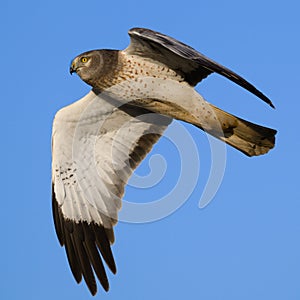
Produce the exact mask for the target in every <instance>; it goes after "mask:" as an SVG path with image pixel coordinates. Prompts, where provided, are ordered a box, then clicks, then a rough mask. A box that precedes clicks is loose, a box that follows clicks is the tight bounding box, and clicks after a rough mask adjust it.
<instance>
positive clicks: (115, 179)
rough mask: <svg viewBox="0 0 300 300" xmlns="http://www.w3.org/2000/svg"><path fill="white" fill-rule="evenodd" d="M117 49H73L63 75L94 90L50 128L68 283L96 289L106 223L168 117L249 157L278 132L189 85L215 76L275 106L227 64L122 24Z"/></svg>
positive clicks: (109, 260) (107, 240) (107, 257)
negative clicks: (122, 42)
mask: <svg viewBox="0 0 300 300" xmlns="http://www.w3.org/2000/svg"><path fill="white" fill-rule="evenodd" d="M129 35H130V44H129V46H128V47H127V48H126V49H125V50H120V51H118V50H93V51H89V52H85V53H83V54H80V55H79V56H77V57H76V58H75V59H74V60H73V61H72V63H71V66H70V73H71V74H72V73H77V74H78V75H79V77H80V78H81V79H82V80H83V81H84V82H86V83H87V84H88V85H90V86H91V87H92V90H91V91H90V92H89V93H88V94H87V95H86V96H84V97H83V98H82V99H80V100H78V101H76V102H74V103H73V104H71V105H69V106H67V107H64V108H62V109H61V110H59V111H58V112H57V113H56V115H55V118H54V122H53V130H52V210H53V218H54V224H55V230H56V233H57V236H58V240H59V242H60V244H61V246H64V247H65V250H66V254H67V258H68V262H69V264H70V268H71V271H72V273H73V276H74V278H75V280H76V281H77V282H78V283H79V282H80V281H81V280H82V277H83V278H84V280H85V282H86V284H87V286H88V288H89V290H90V292H91V294H92V295H95V294H96V292H97V283H96V278H98V280H99V282H100V283H101V285H102V287H103V288H104V290H106V291H108V289H109V282H108V279H107V275H106V270H105V267H104V263H103V262H105V263H106V265H107V267H108V268H109V269H110V271H111V272H112V273H116V264H115V261H114V257H113V254H112V251H111V244H112V243H113V242H114V232H113V226H114V225H115V224H116V222H117V219H118V211H119V209H120V208H121V199H122V196H123V193H124V187H125V185H126V183H127V181H128V179H129V177H130V176H131V174H132V172H133V170H134V169H135V168H136V167H137V166H138V165H139V163H140V162H141V161H142V160H143V159H144V157H145V156H146V155H147V153H148V152H149V151H150V150H151V149H152V147H153V145H154V144H155V143H156V142H157V141H158V140H159V138H160V137H161V136H162V134H163V132H164V130H165V129H166V128H167V127H168V125H169V124H170V123H171V122H172V120H173V119H177V120H181V121H185V122H188V123H190V124H193V125H194V126H196V127H198V128H200V129H202V130H204V131H206V132H208V133H209V134H211V135H213V136H214V137H216V138H218V139H220V140H222V141H224V142H225V143H227V144H229V145H231V146H232V147H234V148H236V149H237V150H239V151H241V152H242V153H244V154H246V155H247V156H257V155H261V154H265V153H267V152H268V151H269V150H270V149H272V148H273V147H274V143H275V134H276V130H274V129H271V128H267V127H263V126H260V125H256V124H253V123H251V122H249V121H246V120H243V119H241V118H238V117H236V116H234V115H231V114H229V113H227V112H225V111H222V110H221V109H219V108H217V107H215V106H213V105H212V104H210V103H208V102H206V101H205V100H204V99H203V98H202V97H201V96H200V95H199V94H198V93H197V92H196V91H195V89H194V87H195V86H196V85H197V83H199V82H200V81H201V80H203V79H204V78H206V77H207V76H208V75H210V74H212V73H217V74H220V75H222V76H224V77H226V78H228V79H229V80H231V81H233V82H235V83H236V84H238V85H240V86H241V87H243V88H245V89H246V90H248V91H249V92H251V93H252V94H254V95H256V96H257V97H259V98H260V99H261V100H263V101H264V102H266V103H267V104H269V105H270V106H271V107H274V106H273V104H272V102H271V101H270V99H269V98H268V97H266V96H265V95H264V94H263V93H262V92H260V91H259V90H258V89H256V88H255V87H254V86H253V85H252V84H250V83H249V82H248V81H246V80H245V79H243V78H242V77H241V76H239V75H238V74H236V73H234V72H233V71H231V70H229V69H228V68H226V67H224V66H222V65H220V64H218V63H216V62H214V61H213V60H211V59H209V58H207V57H206V56H204V55H202V54H201V53H199V52H197V51H196V50H194V49H193V48H191V47H189V46H187V45H185V44H183V43H182V42H179V41H177V40H175V39H173V38H171V37H169V36H167V35H164V34H161V33H159V32H155V31H152V30H149V29H144V28H133V29H131V30H129Z"/></svg>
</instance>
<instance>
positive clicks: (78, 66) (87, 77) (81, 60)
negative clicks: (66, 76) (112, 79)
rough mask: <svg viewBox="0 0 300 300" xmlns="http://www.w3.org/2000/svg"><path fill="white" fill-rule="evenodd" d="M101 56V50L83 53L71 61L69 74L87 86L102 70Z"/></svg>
mask: <svg viewBox="0 0 300 300" xmlns="http://www.w3.org/2000/svg"><path fill="white" fill-rule="evenodd" d="M103 64H104V60H103V55H102V53H101V50H93V51H88V52H84V53H82V54H80V55H78V56H77V57H75V58H74V59H73V61H72V62H71V65H70V74H73V73H77V74H78V76H79V77H80V78H81V79H82V80H83V81H85V82H86V83H88V84H91V80H93V79H95V78H97V77H98V76H99V74H100V72H101V70H102V69H103Z"/></svg>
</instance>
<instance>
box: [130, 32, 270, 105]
mask: <svg viewBox="0 0 300 300" xmlns="http://www.w3.org/2000/svg"><path fill="white" fill-rule="evenodd" d="M128 33H129V35H130V38H131V40H130V45H129V47H128V48H127V49H126V50H125V51H126V53H128V54H131V55H140V56H144V57H148V58H151V59H154V60H157V61H160V62H161V63H163V64H165V65H167V66H168V67H169V68H171V69H173V70H175V71H177V72H178V73H179V74H180V75H181V76H183V77H184V78H185V80H186V81H187V82H188V83H190V84H191V85H193V86H194V85H196V84H197V83H198V82H200V81H201V80H202V79H204V78H206V77H207V76H208V75H210V74H211V73H213V72H215V73H218V74H220V75H222V76H224V77H226V78H228V79H229V80H231V81H233V82H234V83H236V84H238V85H239V86H241V87H243V88H245V89H246V90H248V91H249V92H251V93H252V94H254V95H256V96H257V97H259V98H260V99H262V100H263V101H264V102H266V103H268V104H269V105H270V106H271V107H273V108H274V105H273V103H272V102H271V100H270V99H269V98H268V97H267V96H265V95H264V94H263V93H262V92H261V91H259V90H258V89H257V88H256V87H254V86H253V85H252V84H251V83H249V82H248V81H247V80H245V79H244V78H243V77H241V76H240V75H238V74H237V73H235V72H233V71H231V70H230V69H228V68H226V67H224V66H222V65H221V64H219V63H217V62H215V61H213V60H212V59H210V58H208V57H206V56H205V55H203V54H201V53H199V52H198V51H196V50H195V49H193V48H192V47H190V46H188V45H186V44H184V43H182V42H180V41H178V40H176V39H174V38H171V37H169V36H167V35H164V34H162V33H159V32H156V31H153V30H150V29H145V28H132V29H130V30H129V32H128Z"/></svg>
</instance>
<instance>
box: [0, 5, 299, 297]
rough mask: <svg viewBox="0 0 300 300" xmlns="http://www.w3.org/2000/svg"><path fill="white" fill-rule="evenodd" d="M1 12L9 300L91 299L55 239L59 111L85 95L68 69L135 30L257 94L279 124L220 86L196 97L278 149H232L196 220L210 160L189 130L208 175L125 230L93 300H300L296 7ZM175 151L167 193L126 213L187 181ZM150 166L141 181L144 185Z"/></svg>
mask: <svg viewBox="0 0 300 300" xmlns="http://www.w3.org/2000/svg"><path fill="white" fill-rule="evenodd" d="M0 7H1V20H0V25H1V26H0V32H1V48H0V52H1V56H0V57H1V72H0V77H1V87H2V91H1V92H2V93H1V94H2V96H1V99H2V101H1V104H2V117H1V120H0V122H1V128H2V131H1V144H2V147H1V150H0V151H1V166H2V172H1V183H2V193H1V204H2V205H1V206H2V208H1V211H0V228H1V245H2V247H1V250H0V253H1V255H0V266H1V273H0V298H1V299H5V300H10V299H30V300H34V299H44V300H47V299H73V300H75V299H92V297H91V296H90V295H89V292H88V290H87V288H86V287H85V285H84V284H81V285H77V284H76V283H75V281H74V279H73V278H72V275H71V272H70V270H69V267H68V264H67V261H66V256H65V252H64V249H62V248H61V247H60V246H59V244H58V241H57V238H56V235H55V232H54V226H53V222H52V214H51V200H50V178H51V174H50V171H51V170H50V166H51V146H50V144H51V126H52V120H53V117H54V115H55V112H56V111H57V110H58V109H60V108H61V107H63V106H65V105H67V104H70V103H71V102H73V101H75V100H77V99H79V98H80V97H82V96H83V95H84V94H86V93H87V92H88V90H89V87H88V86H87V85H85V84H84V83H83V82H82V81H80V79H79V78H78V77H76V76H73V77H71V76H70V75H69V73H68V67H69V63H70V61H71V59H72V58H73V57H75V56H76V55H77V54H79V53H81V52H83V51H86V50H90V49H95V48H114V49H123V48H125V47H126V46H127V44H128V41H129V39H128V36H127V30H128V29H129V28H131V27H134V26H140V27H148V28H152V29H155V30H158V31H161V32H163V33H166V34H169V35H171V36H173V37H175V38H177V39H179V40H181V41H183V42H185V43H187V44H189V45H191V46H193V47H194V48H196V49H197V50H199V51H200V52H202V53H204V54H206V55H207V56H209V57H211V58H213V59H214V60H216V61H218V62H220V63H222V64H223V65H225V66H227V67H229V68H231V69H233V70H234V71H236V72H237V73H239V74H241V75H242V76H244V77H245V78H247V79H248V80H249V81H250V82H252V83H253V84H255V85H256V86H257V87H258V88H259V89H261V90H262V91H263V92H264V93H265V94H266V95H268V96H269V97H270V98H271V99H272V101H273V103H274V104H275V106H276V110H272V109H271V108H270V107H268V106H267V105H265V104H264V103H263V102H262V101H260V100H259V99H257V98H256V97H254V96H252V95H251V94H250V93H248V92H246V91H244V90H242V89H241V88H240V87H238V86H236V85H234V84H232V83H231V82H229V81H228V80H226V79H224V78H221V77H220V76H217V75H212V76H210V77H209V78H208V79H206V80H205V81H203V83H201V84H200V85H199V86H198V87H197V91H199V92H200V93H201V94H202V95H203V96H204V97H205V98H206V99H207V100H208V101H210V102H212V103H214V104H215V105H218V106H220V107H222V108H223V109H225V110H227V111H230V112H231V113H234V114H237V115H239V116H241V117H243V118H246V119H248V120H251V121H253V122H258V123H260V124H263V125H267V126H270V127H274V128H276V129H277V130H278V134H277V145H276V148H275V149H274V150H272V151H271V152H270V153H269V154H268V155H265V156H261V157H257V158H248V157H245V156H243V155H242V154H240V153H238V152H237V151H235V150H234V149H231V148H227V161H226V170H225V176H224V179H223V181H222V185H221V187H220V188H219V190H218V192H217V194H216V196H215V198H214V199H213V201H212V202H211V203H210V204H209V205H208V206H207V207H206V208H204V209H199V208H198V202H199V199H200V196H201V194H202V191H203V188H204V186H205V183H206V181H207V176H208V174H209V168H210V157H209V153H210V150H209V145H208V143H207V138H206V137H205V135H204V134H203V133H202V132H200V131H199V130H197V129H195V128H193V127H191V126H186V128H187V130H188V131H189V132H190V134H191V135H192V136H193V137H194V140H195V143H196V145H197V147H198V151H199V157H200V166H201V168H200V176H199V178H198V181H197V185H196V187H195V189H194V191H193V193H192V195H191V196H190V198H189V199H188V201H186V202H185V204H184V205H183V206H182V207H181V208H180V209H178V210H177V211H176V212H175V213H173V214H172V215H170V216H168V217H166V218H163V219H162V220H159V221H156V222H151V223H147V224H129V223H124V222H120V223H119V224H118V225H117V226H116V243H115V244H114V246H113V252H114V255H115V259H116V262H117V267H118V273H117V275H116V276H113V275H111V276H109V278H110V284H111V290H110V291H109V293H107V294H106V293H105V292H103V291H102V290H101V289H99V292H98V294H97V296H96V297H95V299H183V298H187V299H209V300H210V299H211V300H218V299H231V300H235V299H289V300H293V299H295V300H296V299H300V284H299V282H300V217H299V215H300V192H299V167H300V164H299V151H300V139H299V137H300V134H299V131H298V128H299V114H298V113H299V109H300V104H299V103H300V101H299V91H298V88H299V85H300V75H299V68H300V61H299V53H300V44H299V26H300V21H299V15H298V12H299V9H300V7H299V3H298V2H297V1H289V0H288V1H284V2H276V3H274V2H270V1H258V0H253V1H251V2H249V3H246V2H241V1H230V0H229V1H205V2H204V1H196V0H194V1H186V2H176V1H175V2H174V1H165V2H163V1H157V0H153V1H148V2H145V3H144V2H141V1H123V2H121V3H118V4H116V3H112V2H109V1H103V2H100V1H89V2H82V1H65V2H62V1H56V0H53V1H51V2H47V3H45V2H41V1H5V2H4V1H3V2H2V3H1V4H0ZM171 130H172V128H171ZM172 147H173V146H172V145H170V143H169V142H168V140H167V139H162V141H161V142H160V143H158V144H157V146H156V147H155V149H154V151H153V154H155V153H157V154H159V155H161V156H163V157H165V160H166V163H167V165H168V168H167V171H166V175H165V176H166V177H165V178H164V180H163V181H162V182H161V183H160V184H159V185H157V186H156V187H154V188H151V189H137V188H133V187H129V188H128V189H127V192H126V195H125V197H126V199H128V200H130V201H132V202H139V201H142V202H145V201H152V200H153V198H155V197H158V196H159V195H163V194H164V192H165V191H166V192H168V190H169V189H170V186H172V184H173V183H174V182H176V175H178V174H179V172H180V163H179V162H178V158H179V156H178V153H177V151H175V150H176V149H175V150H174V149H173V148H172ZM148 163H149V159H146V161H145V162H144V163H143V164H142V166H141V168H139V169H138V170H137V174H140V175H145V174H147V173H148V172H149V165H148ZM189 163H191V167H192V165H193V162H189ZM156 167H157V165H156ZM158 167H159V166H158ZM191 173H192V170H191Z"/></svg>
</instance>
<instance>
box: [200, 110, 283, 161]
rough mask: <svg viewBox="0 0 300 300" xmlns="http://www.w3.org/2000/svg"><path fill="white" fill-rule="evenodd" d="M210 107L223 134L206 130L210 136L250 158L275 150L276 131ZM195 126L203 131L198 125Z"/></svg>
mask: <svg viewBox="0 0 300 300" xmlns="http://www.w3.org/2000/svg"><path fill="white" fill-rule="evenodd" d="M210 106H211V108H212V110H213V111H214V113H215V115H216V117H217V119H218V120H219V121H220V125H221V127H222V131H223V133H220V130H219V131H216V130H215V131H212V130H206V131H207V132H208V133H209V134H211V135H213V136H214V137H216V138H218V139H220V140H222V141H224V142H225V143H227V144H229V145H230V146H232V147H234V148H236V149H237V150H239V151H241V152H243V153H244V154H246V155H248V156H257V155H262V154H265V153H267V152H268V151H269V150H271V149H272V148H274V146H275V135H276V132H277V131H276V130H274V129H271V128H267V127H263V126H260V125H257V124H253V123H251V122H248V121H246V120H243V119H241V118H238V117H236V116H234V115H231V114H229V113H227V112H225V111H223V110H221V109H219V108H217V107H215V106H213V105H212V104H210ZM194 125H195V126H197V127H199V128H201V129H203V127H202V126H199V125H198V124H194Z"/></svg>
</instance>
